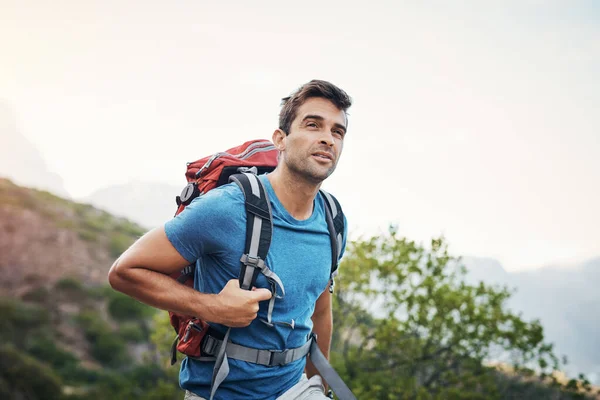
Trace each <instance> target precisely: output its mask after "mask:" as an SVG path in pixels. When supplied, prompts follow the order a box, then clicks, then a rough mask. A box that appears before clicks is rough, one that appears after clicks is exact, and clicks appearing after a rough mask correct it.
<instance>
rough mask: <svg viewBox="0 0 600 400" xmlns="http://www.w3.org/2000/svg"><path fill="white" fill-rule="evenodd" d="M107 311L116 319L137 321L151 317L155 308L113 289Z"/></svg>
mask: <svg viewBox="0 0 600 400" xmlns="http://www.w3.org/2000/svg"><path fill="white" fill-rule="evenodd" d="M108 312H109V313H110V315H111V316H112V317H113V318H114V319H116V320H117V321H139V320H143V319H146V318H149V317H151V316H152V315H153V314H154V313H155V312H156V310H155V309H154V308H152V307H150V306H148V305H146V304H144V303H141V302H139V301H137V300H135V299H133V298H131V297H129V296H127V295H125V294H123V293H119V292H117V291H114V290H113V291H112V293H111V294H110V299H109V300H108Z"/></svg>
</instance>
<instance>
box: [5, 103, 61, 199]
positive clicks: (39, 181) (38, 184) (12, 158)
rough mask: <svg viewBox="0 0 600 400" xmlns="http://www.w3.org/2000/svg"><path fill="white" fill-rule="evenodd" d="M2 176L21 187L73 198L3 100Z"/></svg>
mask: <svg viewBox="0 0 600 400" xmlns="http://www.w3.org/2000/svg"><path fill="white" fill-rule="evenodd" d="M0 177H5V178H9V179H11V180H12V181H14V182H15V183H18V184H20V185H24V186H29V187H35V188H38V189H42V190H47V191H49V192H52V193H54V194H56V195H58V196H61V197H65V198H70V197H71V196H70V195H69V193H68V192H67V190H66V189H65V187H64V185H63V180H62V178H61V177H60V176H59V175H58V174H56V173H53V172H51V171H49V170H48V166H47V165H46V162H45V161H44V158H43V157H42V155H41V154H40V152H39V150H38V149H37V148H36V147H35V146H34V145H33V144H32V143H31V142H29V140H27V138H26V137H25V136H23V134H22V133H21V132H20V130H19V128H18V124H17V120H16V117H15V115H14V112H13V110H12V109H11V108H10V107H9V106H8V105H7V104H6V103H3V102H1V101H0Z"/></svg>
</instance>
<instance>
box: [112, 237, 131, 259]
mask: <svg viewBox="0 0 600 400" xmlns="http://www.w3.org/2000/svg"><path fill="white" fill-rule="evenodd" d="M132 243H133V239H132V238H131V237H129V236H127V235H125V234H123V233H113V234H111V237H110V242H109V250H110V255H111V256H113V257H114V258H117V257H119V256H120V255H121V254H123V252H124V251H125V250H127V249H128V248H129V246H131V244H132Z"/></svg>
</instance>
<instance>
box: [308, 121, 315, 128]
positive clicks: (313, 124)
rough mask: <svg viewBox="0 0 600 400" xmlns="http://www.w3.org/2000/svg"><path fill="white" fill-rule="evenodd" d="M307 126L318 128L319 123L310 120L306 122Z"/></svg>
mask: <svg viewBox="0 0 600 400" xmlns="http://www.w3.org/2000/svg"><path fill="white" fill-rule="evenodd" d="M306 126H310V127H311V128H316V127H317V124H315V123H314V122H309V123H308V124H306Z"/></svg>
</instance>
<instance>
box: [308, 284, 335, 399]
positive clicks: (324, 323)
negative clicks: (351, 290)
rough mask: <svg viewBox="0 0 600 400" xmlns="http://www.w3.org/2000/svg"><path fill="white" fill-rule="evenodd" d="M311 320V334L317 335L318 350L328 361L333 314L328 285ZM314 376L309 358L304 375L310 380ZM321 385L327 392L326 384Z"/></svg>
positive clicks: (315, 370) (318, 300)
mask: <svg viewBox="0 0 600 400" xmlns="http://www.w3.org/2000/svg"><path fill="white" fill-rule="evenodd" d="M311 319H312V321H313V332H314V333H316V335H317V344H318V345H319V349H321V352H322V353H323V355H324V356H325V358H326V359H328V360H329V347H330V346H331V334H332V331H333V314H332V311H331V293H329V285H328V286H327V287H326V288H325V291H324V292H323V293H321V295H320V296H319V298H318V299H317V302H316V304H315V311H314V313H313V315H312V317H311ZM316 374H318V371H317V369H316V368H315V367H314V366H313V364H312V362H311V361H310V356H309V357H308V358H307V360H306V375H307V376H308V378H310V377H311V376H313V375H316ZM323 384H324V385H325V391H327V383H325V382H323Z"/></svg>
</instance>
